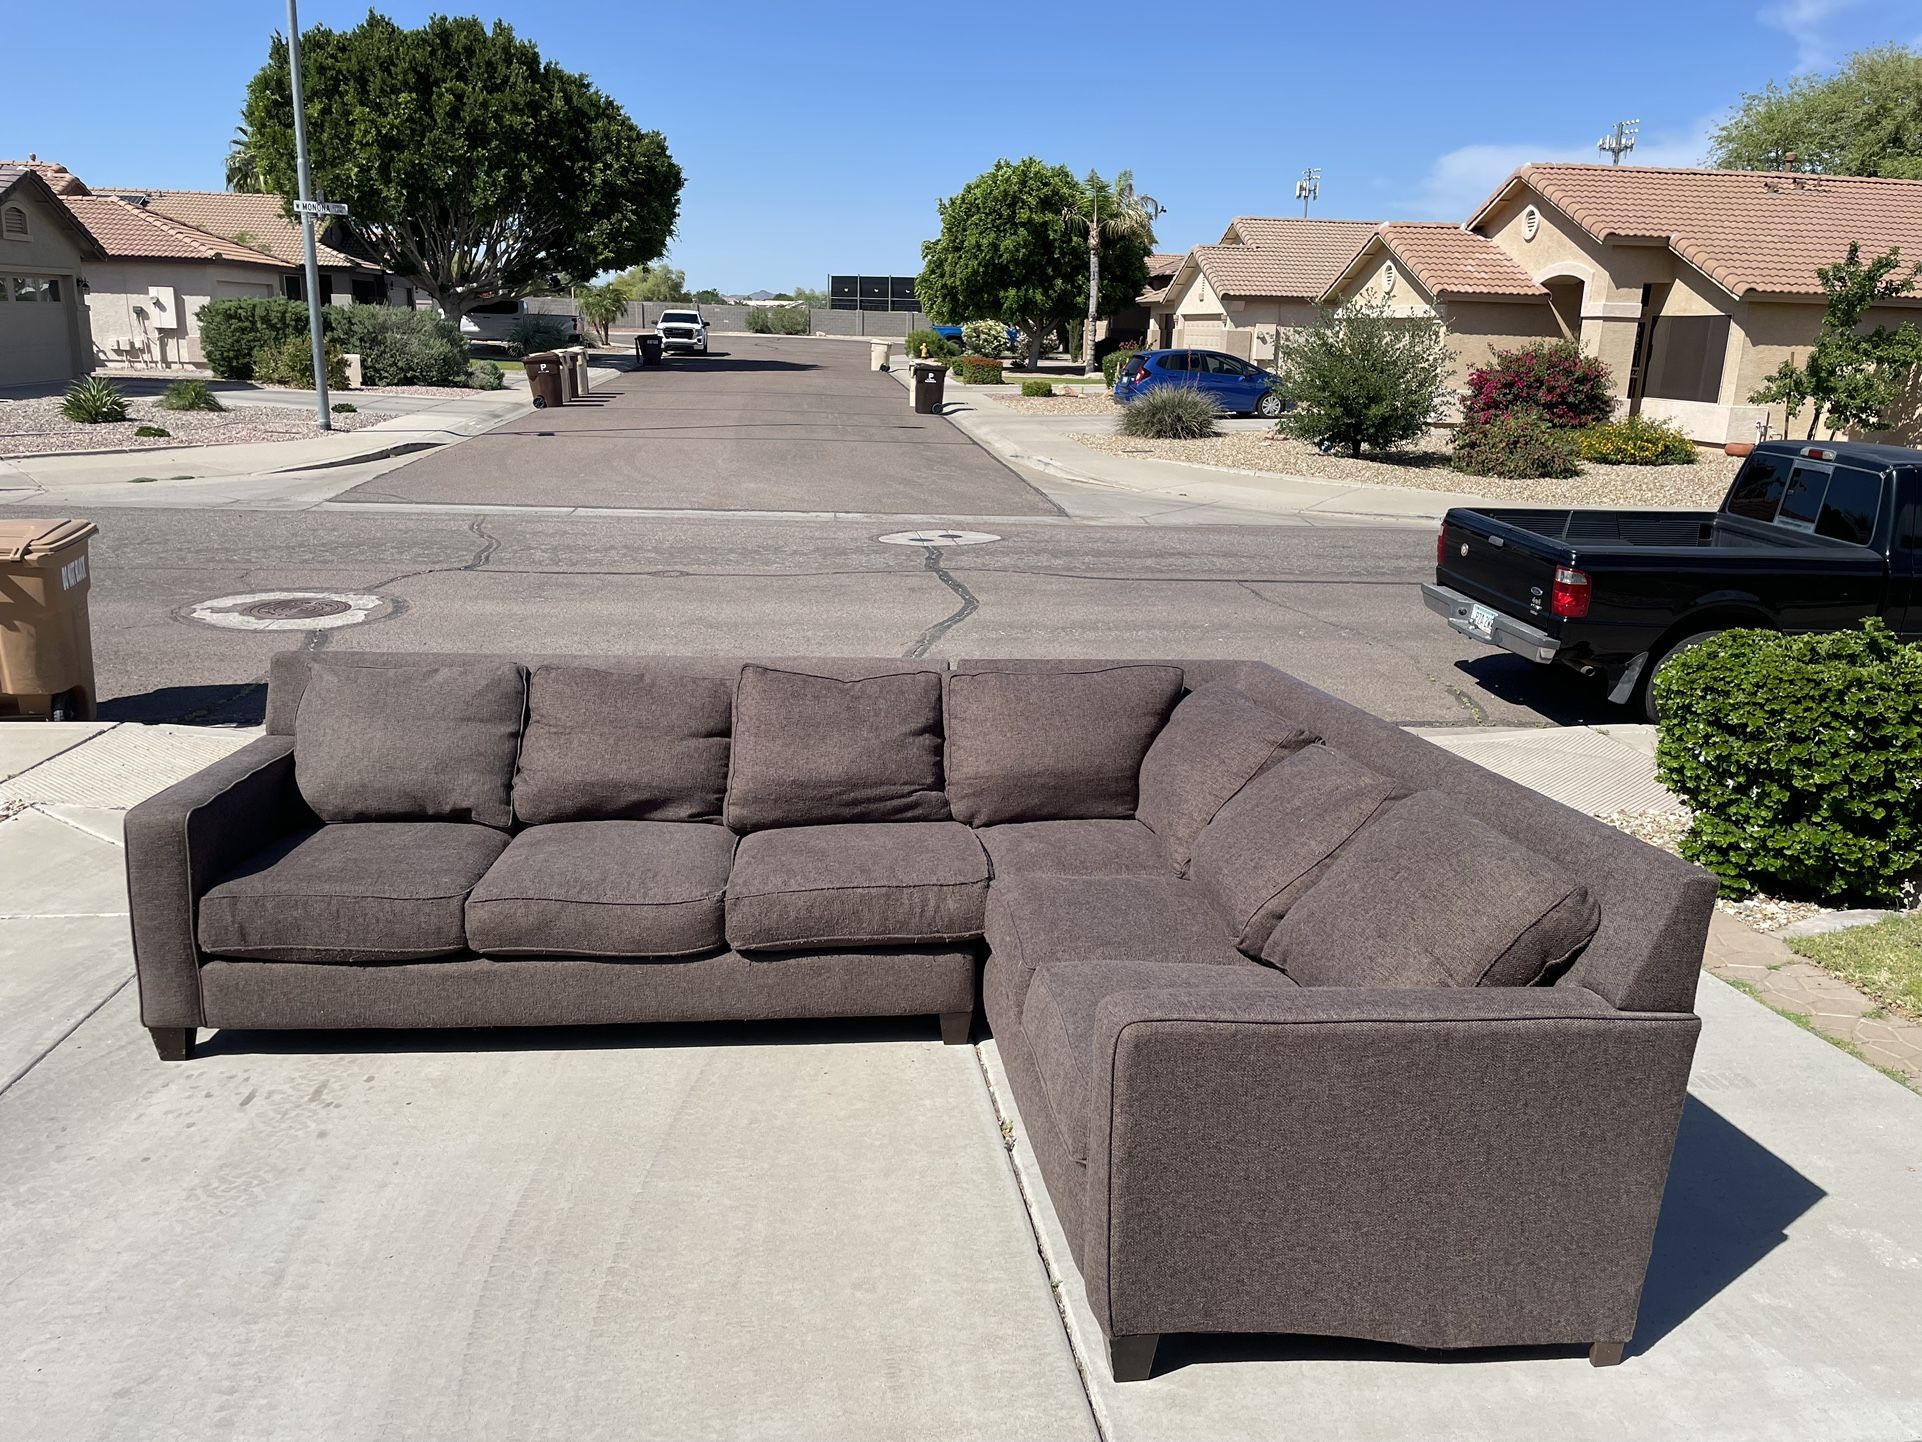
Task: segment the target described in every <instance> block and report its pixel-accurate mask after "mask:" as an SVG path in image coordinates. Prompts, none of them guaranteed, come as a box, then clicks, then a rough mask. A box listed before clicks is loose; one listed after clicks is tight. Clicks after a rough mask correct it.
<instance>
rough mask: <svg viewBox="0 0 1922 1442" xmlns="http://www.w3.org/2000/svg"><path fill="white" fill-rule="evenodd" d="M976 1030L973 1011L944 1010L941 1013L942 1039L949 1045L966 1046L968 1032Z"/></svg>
mask: <svg viewBox="0 0 1922 1442" xmlns="http://www.w3.org/2000/svg"><path fill="white" fill-rule="evenodd" d="M973 1030H974V1013H973V1012H972V1011H944V1012H942V1013H941V1040H942V1041H944V1042H946V1043H947V1044H948V1045H949V1046H966V1045H967V1044H968V1033H970V1032H972V1031H973Z"/></svg>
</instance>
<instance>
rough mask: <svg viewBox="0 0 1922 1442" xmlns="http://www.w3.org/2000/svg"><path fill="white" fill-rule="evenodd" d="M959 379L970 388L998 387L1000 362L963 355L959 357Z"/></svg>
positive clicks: (985, 357)
mask: <svg viewBox="0 0 1922 1442" xmlns="http://www.w3.org/2000/svg"><path fill="white" fill-rule="evenodd" d="M961 379H962V380H964V381H966V382H967V383H968V384H969V385H971V386H998V385H1000V384H1001V362H1000V361H998V360H990V359H989V358H988V357H987V356H978V355H964V356H962V357H961Z"/></svg>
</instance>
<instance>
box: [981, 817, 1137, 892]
mask: <svg viewBox="0 0 1922 1442" xmlns="http://www.w3.org/2000/svg"><path fill="white" fill-rule="evenodd" d="M975 835H976V836H978V837H980V838H981V844H982V845H983V846H985V847H987V849H988V861H989V863H990V864H991V865H992V866H993V868H994V878H995V881H996V882H997V883H999V882H1000V881H1002V880H1004V879H1007V878H1009V877H1015V876H1169V875H1172V874H1173V873H1172V872H1171V870H1170V868H1169V865H1168V853H1167V850H1166V848H1165V847H1163V846H1162V844H1161V838H1160V837H1158V836H1156V835H1155V834H1154V832H1152V831H1150V830H1149V829H1148V828H1147V827H1145V826H1143V825H1142V824H1141V823H1140V822H1139V821H1011V822H1009V823H1007V824H1006V825H1004V826H984V827H982V828H981V829H980V830H979V831H977V832H975Z"/></svg>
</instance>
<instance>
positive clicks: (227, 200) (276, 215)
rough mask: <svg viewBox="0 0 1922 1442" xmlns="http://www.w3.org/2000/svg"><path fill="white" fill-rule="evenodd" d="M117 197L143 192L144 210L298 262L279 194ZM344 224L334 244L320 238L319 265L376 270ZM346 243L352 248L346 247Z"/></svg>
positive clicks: (294, 234) (296, 232)
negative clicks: (347, 237) (245, 240)
mask: <svg viewBox="0 0 1922 1442" xmlns="http://www.w3.org/2000/svg"><path fill="white" fill-rule="evenodd" d="M115 193H116V194H120V195H136V194H137V195H144V196H145V197H146V198H147V208H148V209H149V210H154V211H158V212H159V213H160V214H162V215H170V216H172V217H173V218H174V219H175V220H181V221H185V222H186V223H187V224H188V225H191V226H195V227H197V228H198V229H200V230H205V231H210V232H212V233H213V234H215V235H244V236H246V237H248V242H249V244H251V245H252V246H253V247H254V248H256V249H258V250H264V251H266V252H267V253H268V254H270V255H274V256H277V257H279V258H280V260H281V261H282V262H284V263H285V264H287V265H300V264H301V263H302V262H303V260H304V259H305V257H304V255H303V254H302V249H301V240H300V226H299V225H298V224H297V223H296V222H294V221H292V220H289V219H288V218H287V217H286V215H285V214H283V213H282V210H281V199H280V197H279V196H278V195H241V194H236V193H234V192H232V191H227V190H123V191H117V192H115ZM343 230H344V227H329V232H330V236H331V238H332V239H334V240H335V241H336V242H338V243H337V244H333V245H329V244H327V243H325V242H322V243H321V244H320V245H319V247H318V250H319V255H320V263H321V264H322V265H325V266H335V267H346V268H348V269H352V270H368V271H379V270H380V269H381V267H380V265H379V264H378V263H377V262H376V261H374V260H373V259H372V258H371V257H370V256H368V255H366V254H363V253H359V252H360V251H361V247H360V246H359V245H358V243H356V242H353V241H349V240H345V239H343V238H342V234H341V232H342V231H343ZM349 246H351V247H352V249H351V250H350V249H347V248H345V247H349Z"/></svg>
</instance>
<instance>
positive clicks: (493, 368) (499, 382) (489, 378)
mask: <svg viewBox="0 0 1922 1442" xmlns="http://www.w3.org/2000/svg"><path fill="white" fill-rule="evenodd" d="M467 384H468V386H469V387H470V388H471V389H473V390H477V391H497V390H499V389H500V388H501V387H502V386H504V385H506V384H507V381H506V379H505V377H503V376H502V374H501V368H500V367H499V366H497V365H495V364H494V363H493V362H492V361H475V362H474V363H473V364H472V365H471V366H469V367H468V368H467Z"/></svg>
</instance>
